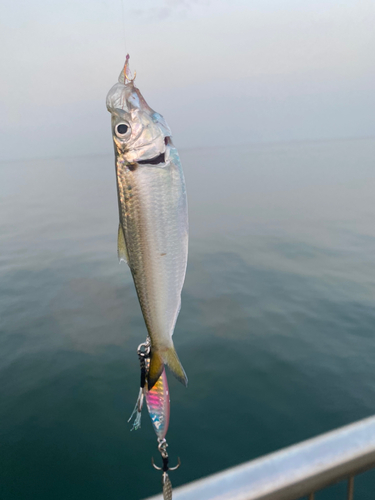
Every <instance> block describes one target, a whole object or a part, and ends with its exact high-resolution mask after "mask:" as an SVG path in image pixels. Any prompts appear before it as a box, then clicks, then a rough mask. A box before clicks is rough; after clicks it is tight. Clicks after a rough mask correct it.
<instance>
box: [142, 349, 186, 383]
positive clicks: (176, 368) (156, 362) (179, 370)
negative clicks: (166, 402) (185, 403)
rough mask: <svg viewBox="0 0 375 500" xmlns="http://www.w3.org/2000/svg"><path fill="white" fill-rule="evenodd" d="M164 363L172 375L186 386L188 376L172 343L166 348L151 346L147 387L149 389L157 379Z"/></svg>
mask: <svg viewBox="0 0 375 500" xmlns="http://www.w3.org/2000/svg"><path fill="white" fill-rule="evenodd" d="M164 365H167V366H168V368H169V369H170V370H171V372H172V373H173V375H174V376H175V377H176V378H177V380H179V381H180V382H181V383H182V384H184V386H185V387H187V383H188V378H187V376H186V373H185V370H184V369H183V366H182V364H181V361H180V360H179V359H178V356H177V352H176V351H175V348H174V345H173V344H172V346H171V347H169V348H168V349H165V350H164V349H163V350H158V349H152V348H151V359H150V369H149V372H148V389H149V390H150V389H151V388H152V387H153V386H154V385H155V384H156V382H157V381H158V379H159V377H160V375H161V374H162V372H163V368H164Z"/></svg>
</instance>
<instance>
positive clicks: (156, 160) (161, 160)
mask: <svg viewBox="0 0 375 500" xmlns="http://www.w3.org/2000/svg"><path fill="white" fill-rule="evenodd" d="M137 163H138V164H140V165H159V163H165V153H161V154H160V155H158V156H154V158H150V159H149V160H138V161H137Z"/></svg>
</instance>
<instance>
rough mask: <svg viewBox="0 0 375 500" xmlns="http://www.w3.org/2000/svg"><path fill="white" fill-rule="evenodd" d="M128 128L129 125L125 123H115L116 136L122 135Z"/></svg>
mask: <svg viewBox="0 0 375 500" xmlns="http://www.w3.org/2000/svg"><path fill="white" fill-rule="evenodd" d="M128 130H129V125H126V123H119V124H118V125H116V128H115V132H116V135H117V136H118V137H124V135H126V133H127V131H128Z"/></svg>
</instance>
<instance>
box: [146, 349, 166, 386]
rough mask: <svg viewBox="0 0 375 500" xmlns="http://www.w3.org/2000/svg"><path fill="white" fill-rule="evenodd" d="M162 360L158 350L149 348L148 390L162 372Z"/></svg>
mask: <svg viewBox="0 0 375 500" xmlns="http://www.w3.org/2000/svg"><path fill="white" fill-rule="evenodd" d="M163 368H164V362H163V360H162V357H161V355H160V351H158V350H157V349H153V348H151V352H150V367H149V369H148V390H149V391H150V390H151V389H152V388H153V387H154V385H155V384H156V382H157V381H158V380H159V377H160V375H161V374H162V372H163Z"/></svg>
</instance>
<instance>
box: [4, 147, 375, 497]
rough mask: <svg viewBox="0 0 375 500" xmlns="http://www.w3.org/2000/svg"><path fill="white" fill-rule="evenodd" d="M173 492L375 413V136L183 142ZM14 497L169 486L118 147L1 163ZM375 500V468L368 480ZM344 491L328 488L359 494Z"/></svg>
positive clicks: (111, 493) (360, 488)
mask: <svg viewBox="0 0 375 500" xmlns="http://www.w3.org/2000/svg"><path fill="white" fill-rule="evenodd" d="M181 157H182V161H183V165H184V170H185V175H186V181H187V187H188V196H189V213H190V226H191V239H190V248H189V252H190V253H189V264H188V272H187V278H186V285H185V287H184V290H183V296H182V310H181V314H180V317H179V320H178V323H177V327H176V331H175V335H174V340H175V345H176V348H177V351H178V353H179V355H180V358H181V360H182V363H183V365H184V367H185V369H186V372H187V374H188V376H189V387H188V389H185V388H184V387H183V386H182V385H181V384H179V383H178V382H177V381H175V380H174V379H173V377H171V376H170V377H169V382H170V391H171V422H170V429H169V432H168V436H167V437H168V442H169V445H170V446H169V452H170V456H171V462H172V465H173V462H175V461H177V457H178V456H180V457H181V461H182V466H181V468H180V469H179V470H178V471H176V472H174V473H173V474H171V479H172V482H173V484H174V485H175V486H177V485H180V484H183V483H185V482H187V481H191V480H194V479H197V478H199V477H202V476H204V475H207V474H210V473H213V472H215V471H219V470H222V469H224V468H226V467H229V466H232V465H235V464H239V463H241V462H243V461H245V460H249V459H252V458H255V457H258V456H260V455H263V454H265V453H268V452H271V451H274V450H277V449H279V448H281V447H283V446H287V445H290V444H293V443H296V442H298V441H300V440H302V439H306V438H309V437H312V436H315V435H317V434H319V433H321V432H324V431H328V430H331V429H333V428H335V427H337V426H340V425H344V424H347V423H350V422H352V421H355V420H357V419H360V418H363V417H367V416H369V415H372V414H374V413H375V366H374V358H375V311H374V300H375V275H374V261H375V257H374V255H375V226H374V219H375V204H374V192H375V189H374V188H375V169H374V158H375V140H358V141H345V142H340V141H337V142H325V143H323V142H322V143H304V144H303V143H299V144H275V145H265V146H248V147H245V146H244V147H239V148H230V147H228V148H221V149H197V150H189V151H182V152H181ZM0 203H1V207H0V208H1V210H0V249H1V252H0V311H1V319H0V327H1V337H0V374H1V385H0V400H1V405H0V424H1V425H0V433H1V438H0V443H1V448H0V449H1V453H0V498H1V500H16V499H17V500H23V499H25V500H26V499H27V500H29V499H33V500H34V499H35V500H51V499H54V500H67V499H69V500H76V499H77V500H78V499H79V500H84V499H88V500H96V499H97V500H99V499H100V500H102V499H104V498H105V499H111V500H117V499H129V500H133V499H134V500H138V499H141V498H143V497H146V496H148V495H151V494H154V493H158V492H159V491H160V473H158V472H156V471H154V470H153V469H152V467H151V463H150V459H151V456H154V457H155V459H156V460H159V457H158V452H157V448H156V439H155V435H154V433H153V430H152V427H151V423H150V421H149V418H148V416H147V414H146V413H145V414H144V416H143V425H142V429H141V430H140V431H137V432H130V430H129V429H130V426H129V424H127V419H128V417H129V415H130V413H131V411H132V409H133V406H134V403H135V399H136V396H137V392H138V384H139V366H138V360H137V356H136V348H137V346H138V344H139V343H140V342H141V341H143V340H144V339H145V335H146V331H145V326H144V323H143V319H142V316H141V312H140V308H139V305H138V302H137V298H136V294H135V291H134V286H133V283H132V279H131V276H130V272H129V270H128V268H127V266H126V265H121V266H120V265H119V264H118V262H117V255H116V246H117V244H116V238H117V224H118V214H117V195H116V189H115V174H114V161H113V157H112V156H108V157H107V156H102V157H89V156H87V157H81V158H65V159H49V160H33V161H27V162H23V161H19V162H12V163H2V164H1V165H0ZM356 487H357V488H356V492H357V495H358V496H357V497H356V498H358V499H373V498H374V493H373V491H374V488H375V475H374V474H372V473H371V472H370V473H366V474H364V475H363V476H361V477H359V478H358V480H356ZM344 491H345V485H338V486H336V487H334V488H331V489H330V490H329V491H328V492H325V493H321V494H320V495H317V498H318V499H323V498H324V499H328V498H330V499H339V498H343V496H342V495H343V494H344Z"/></svg>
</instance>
